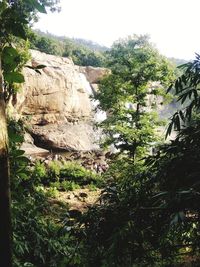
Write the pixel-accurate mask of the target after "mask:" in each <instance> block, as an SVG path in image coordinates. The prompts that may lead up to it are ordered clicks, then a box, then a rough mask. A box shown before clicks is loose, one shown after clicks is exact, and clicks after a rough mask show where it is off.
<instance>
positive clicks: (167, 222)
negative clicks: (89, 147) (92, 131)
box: [0, 0, 200, 267]
mask: <svg viewBox="0 0 200 267" xmlns="http://www.w3.org/2000/svg"><path fill="white" fill-rule="evenodd" d="M57 3H58V1H53V0H51V1H47V0H41V1H36V0H29V1H22V0H20V1H17V0H16V1H13V0H12V1H7V0H4V1H2V2H1V3H0V15H1V17H0V22H1V25H2V27H1V30H0V41H1V42H0V125H1V133H0V171H1V172H0V175H1V180H0V215H1V220H0V265H1V266H2V267H4V266H6V267H10V266H16V267H18V266H19V267H22V266H29V267H31V266H32V267H34V266H35V267H47V266H48V267H49V266H50V267H53V266H58V267H66V266H69V267H70V266H71V267H72V266H73V267H78V266H84V267H94V266H95V267H98V266H99V267H110V266H116V267H117V266H119V267H121V266H123V267H126V266H127V267H132V266H180V265H179V264H182V263H185V262H187V261H189V262H190V263H192V264H193V265H192V266H199V265H200V259H199V250H200V242H199V236H200V224H199V213H200V210H199V202H198V201H199V196H200V187H199V184H200V183H199V174H200V169H199V162H200V138H199V132H200V117H199V109H200V96H199V84H200V73H199V70H200V56H199V55H197V57H196V60H194V61H193V62H190V63H187V64H184V65H183V66H182V67H181V71H180V72H177V73H179V74H180V77H178V78H177V79H175V78H174V75H173V74H174V70H173V67H172V65H171V64H170V63H169V62H168V60H167V59H166V58H164V57H163V56H161V55H159V53H158V51H157V50H156V49H155V48H154V47H153V46H152V45H151V44H150V43H149V41H148V38H146V36H136V35H134V36H132V37H129V38H127V39H124V40H119V41H117V42H116V43H114V44H113V46H112V47H111V49H110V50H108V51H107V52H106V53H105V54H102V51H101V52H99V50H104V48H102V49H100V48H99V47H97V50H98V53H97V52H96V50H95V48H94V44H92V49H93V50H91V49H89V48H86V46H85V45H86V43H85V42H84V46H80V45H76V44H75V42H72V41H71V40H69V39H65V38H63V39H62V38H61V39H60V41H59V42H58V41H56V40H55V38H54V37H52V36H49V37H47V36H41V34H38V35H37V34H36V35H35V34H33V33H31V32H30V29H29V23H30V22H31V21H32V20H35V19H36V18H37V12H46V9H45V8H50V9H52V10H54V9H58V6H57ZM27 38H29V39H30V42H31V45H32V47H35V48H38V49H40V50H41V51H44V52H48V53H52V54H58V55H63V56H71V57H72V58H73V60H74V61H75V62H76V64H81V65H87V64H88V65H93V66H107V67H109V68H110V69H111V73H110V74H109V75H108V76H107V77H105V79H103V80H102V81H101V84H100V90H99V92H98V94H97V95H96V99H97V100H98V101H99V106H98V108H100V109H102V110H104V111H106V112H107V114H108V118H107V119H106V120H105V121H103V122H102V123H101V124H100V126H101V128H102V129H103V132H104V135H103V139H102V146H104V147H106V148H107V149H108V148H109V146H110V145H113V146H114V147H115V149H116V150H117V151H116V153H114V154H113V155H112V157H111V158H110V162H109V169H108V170H107V171H106V172H105V173H104V174H97V173H95V172H94V171H90V170H87V169H85V168H84V167H83V166H81V165H79V164H77V163H75V162H65V161H57V160H56V161H51V162H50V163H48V164H47V163H45V162H42V161H34V162H33V161H30V160H29V159H28V158H27V157H26V156H25V155H24V151H22V150H21V149H20V146H21V143H22V142H23V135H24V132H25V127H26V125H25V126H24V124H23V122H21V121H18V122H16V121H14V120H13V119H12V118H8V115H7V113H6V112H5V111H6V104H7V102H8V101H9V100H10V98H11V97H12V96H13V95H14V94H16V92H17V90H18V87H19V85H18V84H20V83H22V82H23V81H24V77H23V75H22V74H21V69H22V67H23V66H24V64H25V63H26V61H27V60H28V58H29V54H28V43H27ZM79 43H80V40H79ZM91 51H92V52H91ZM84 62H85V63H84ZM91 62H92V63H91ZM29 67H30V66H29ZM40 68H42V66H37V67H35V68H34V69H35V70H36V71H38V70H39V69H40ZM174 79H175V80H174ZM3 80H4V82H3ZM170 84H171V85H170ZM167 88H168V91H170V92H171V93H173V94H174V95H175V99H176V100H177V102H178V105H177V106H178V110H177V111H176V112H175V113H174V115H173V116H172V117H171V119H170V121H169V122H168V128H167V131H166V136H169V135H170V133H171V132H172V131H175V132H176V137H175V139H174V140H171V141H168V142H166V141H165V142H164V140H163V138H161V136H159V135H158V133H157V128H158V126H160V125H163V123H164V122H163V121H161V120H160V118H159V114H158V105H160V104H161V103H160V101H161V100H162V105H164V104H165V102H164V99H165V98H167V95H166V91H167ZM147 104H148V105H147ZM6 123H7V124H6ZM7 125H8V127H7ZM7 135H8V137H9V138H8V140H9V143H8V140H7ZM152 147H153V148H154V150H153V151H154V152H153V153H150V149H151V148H152ZM8 159H9V161H10V164H8ZM9 166H10V167H9ZM9 178H11V193H12V202H11V207H10V199H9V194H10V192H9V189H10V188H9ZM84 187H88V188H89V189H90V190H97V188H100V189H101V195H100V201H99V202H97V203H96V204H94V205H93V206H92V207H88V208H87V210H84V211H82V210H78V209H73V210H72V209H69V206H68V205H67V204H66V202H64V201H62V200H61V199H59V196H60V195H61V194H62V193H63V192H64V193H65V192H68V191H75V190H77V189H78V188H84ZM81 197H82V200H83V201H84V198H85V197H86V196H85V195H84V194H82V196H81ZM10 208H11V211H12V213H11V214H12V217H10ZM10 219H12V229H13V235H12V236H13V237H12V240H11V228H10ZM11 245H12V250H11ZM12 255H13V256H12Z"/></svg>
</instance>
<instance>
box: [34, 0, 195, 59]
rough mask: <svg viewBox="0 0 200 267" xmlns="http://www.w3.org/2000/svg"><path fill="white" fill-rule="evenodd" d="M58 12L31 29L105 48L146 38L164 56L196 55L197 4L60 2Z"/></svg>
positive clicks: (184, 0)
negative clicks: (126, 39)
mask: <svg viewBox="0 0 200 267" xmlns="http://www.w3.org/2000/svg"><path fill="white" fill-rule="evenodd" d="M61 8H62V11H61V12H60V13H54V14H50V13H49V14H48V15H41V19H40V21H39V22H38V23H37V24H36V25H35V28H38V29H40V30H42V31H48V32H50V33H53V34H55V35H62V36H67V37H77V38H84V39H89V40H92V41H95V42H97V43H100V44H104V45H106V46H110V45H111V44H112V42H113V41H115V40H117V39H119V38H123V37H126V36H128V35H131V34H134V33H136V34H149V35H150V37H151V41H152V42H153V43H154V44H155V45H156V47H157V48H158V49H159V50H160V52H161V53H162V54H164V55H166V56H169V57H176V58H182V59H192V58H194V53H195V52H197V53H200V34H199V28H200V0H61Z"/></svg>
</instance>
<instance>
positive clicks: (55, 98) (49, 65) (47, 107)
mask: <svg viewBox="0 0 200 267" xmlns="http://www.w3.org/2000/svg"><path fill="white" fill-rule="evenodd" d="M31 56H32V60H31V62H29V63H28V64H27V65H29V66H33V67H35V66H38V65H41V64H42V65H45V66H46V67H45V68H43V69H41V70H40V72H41V74H40V73H37V72H36V71H35V70H33V69H31V68H27V67H26V68H24V70H23V73H24V76H25V83H24V85H23V87H22V88H21V91H20V93H18V95H17V98H16V99H15V111H16V112H17V114H18V115H19V116H20V117H23V119H24V120H25V121H26V123H27V124H28V125H29V128H30V129H29V131H30V133H31V134H32V136H33V137H34V143H35V144H37V145H39V146H41V147H43V148H47V149H49V150H51V149H61V150H77V151H80V150H85V151H88V150H94V149H98V145H97V144H96V142H97V139H98V137H97V133H96V132H95V130H94V129H93V125H94V115H95V114H94V111H93V107H94V103H93V102H92V101H91V98H90V96H91V95H92V94H93V90H92V88H91V86H90V83H95V84H96V83H97V82H98V81H99V80H100V79H101V78H102V77H103V76H104V75H106V74H107V73H108V70H106V69H104V68H93V67H79V66H76V65H74V63H73V61H72V60H71V59H69V58H63V57H58V56H53V55H47V54H45V53H41V52H39V51H35V50H31Z"/></svg>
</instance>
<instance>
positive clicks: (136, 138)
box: [95, 36, 172, 158]
mask: <svg viewBox="0 0 200 267" xmlns="http://www.w3.org/2000/svg"><path fill="white" fill-rule="evenodd" d="M108 66H109V67H110V68H111V70H112V73H111V74H110V75H109V76H107V77H106V78H105V79H103V80H102V82H101V85H100V91H99V93H98V94H97V96H96V97H95V98H96V99H97V100H98V101H99V108H100V109H101V110H104V111H106V112H107V113H108V118H107V119H106V120H105V121H103V122H102V123H100V126H101V127H102V128H103V130H104V133H105V136H106V137H105V142H104V144H105V145H111V144H113V145H114V146H115V147H116V148H117V149H119V150H120V151H122V152H124V151H126V152H127V153H128V154H129V155H130V156H131V157H133V158H134V157H139V158H141V156H142V155H145V153H147V152H148V149H149V147H150V145H152V143H154V142H156V141H158V139H157V138H158V137H156V133H155V130H156V128H157V127H158V126H160V125H161V121H160V120H159V118H158V114H157V112H156V104H157V102H156V101H158V96H160V95H162V96H163V97H164V95H165V92H164V90H163V89H162V85H161V83H162V84H163V85H165V84H166V83H167V82H169V81H170V79H171V77H172V69H171V67H170V64H169V63H168V62H167V60H166V59H165V58H164V57H162V56H160V55H159V54H158V52H157V50H156V49H155V48H153V47H152V45H151V44H150V43H149V42H148V39H147V37H145V36H133V37H130V38H128V39H124V40H120V41H119V42H116V43H115V44H114V45H113V47H112V48H111V50H110V51H109V52H108ZM152 82H160V83H157V85H156V86H155V85H152ZM149 99H150V101H149ZM147 102H150V103H148V104H147Z"/></svg>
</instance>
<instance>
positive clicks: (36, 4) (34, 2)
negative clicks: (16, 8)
mask: <svg viewBox="0 0 200 267" xmlns="http://www.w3.org/2000/svg"><path fill="white" fill-rule="evenodd" d="M28 2H29V3H30V4H31V5H32V6H33V7H34V8H35V9H37V10H38V11H39V12H40V13H47V11H46V9H45V6H44V5H43V4H40V3H39V2H38V1H37V0H28Z"/></svg>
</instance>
